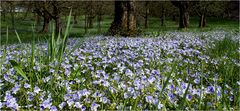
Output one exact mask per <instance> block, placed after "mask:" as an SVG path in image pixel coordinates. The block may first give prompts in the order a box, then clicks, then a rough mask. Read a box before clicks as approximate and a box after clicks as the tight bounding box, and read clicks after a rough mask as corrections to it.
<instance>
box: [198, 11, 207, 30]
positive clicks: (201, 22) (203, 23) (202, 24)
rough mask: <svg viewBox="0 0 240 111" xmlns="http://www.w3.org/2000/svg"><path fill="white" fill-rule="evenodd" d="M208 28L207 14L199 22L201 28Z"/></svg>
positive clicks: (202, 15)
mask: <svg viewBox="0 0 240 111" xmlns="http://www.w3.org/2000/svg"><path fill="white" fill-rule="evenodd" d="M205 26H206V16H205V14H201V16H200V20H199V27H200V28H203V27H205Z"/></svg>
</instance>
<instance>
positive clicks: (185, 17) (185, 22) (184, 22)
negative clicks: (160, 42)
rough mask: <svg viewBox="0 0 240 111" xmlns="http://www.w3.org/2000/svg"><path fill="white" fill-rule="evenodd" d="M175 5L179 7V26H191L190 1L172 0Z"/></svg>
mask: <svg viewBox="0 0 240 111" xmlns="http://www.w3.org/2000/svg"><path fill="white" fill-rule="evenodd" d="M171 2H172V4H173V5H174V6H176V7H177V8H178V9H179V12H180V17H179V28H187V27H188V26H189V14H188V5H189V2H188V1H171Z"/></svg>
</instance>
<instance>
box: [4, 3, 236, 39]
mask: <svg viewBox="0 0 240 111" xmlns="http://www.w3.org/2000/svg"><path fill="white" fill-rule="evenodd" d="M238 4H239V1H230V2H229V1H170V0H169V1H135V2H133V1H126V2H124V1H116V2H114V1H67V2H66V1H54V0H52V1H1V22H6V20H8V19H6V17H8V18H9V20H10V21H11V22H10V26H11V28H12V29H15V28H16V27H18V26H17V25H16V23H18V22H19V23H21V22H22V21H27V20H29V19H33V20H35V24H36V25H37V26H40V25H41V27H42V28H41V32H43V33H47V32H48V31H49V25H50V24H51V23H54V24H55V27H56V28H55V32H56V33H58V32H61V30H62V28H64V22H63V21H65V20H66V16H68V13H69V10H70V8H72V11H73V14H72V16H73V17H72V18H73V21H72V24H73V26H74V28H82V29H83V30H84V31H83V33H91V31H89V30H95V28H97V29H96V30H97V33H104V32H108V33H109V34H111V35H116V34H120V35H126V36H127V35H134V34H136V33H137V32H138V29H140V30H148V29H151V28H158V29H162V28H169V27H168V26H169V21H171V20H173V21H175V23H177V24H178V25H179V26H178V27H179V28H187V27H189V26H190V27H192V25H193V24H194V23H197V25H196V24H194V25H196V27H201V28H203V27H206V26H208V25H207V21H208V20H207V19H208V18H210V17H215V18H225V19H226V18H229V19H236V20H239V5H238ZM114 8H116V9H117V10H115V11H114ZM19 16H21V17H19ZM190 17H191V18H197V22H196V21H194V23H191V24H190V20H191V19H190ZM16 18H17V19H16ZM18 18H21V19H18ZM106 19H107V20H106ZM156 20H157V22H156ZM16 21H17V22H16ZM191 22H192V21H191ZM171 23H172V22H171ZM172 27H175V28H176V25H174V26H172ZM194 27H195V26H194ZM37 28H38V27H36V29H37ZM103 28H104V29H103ZM82 29H78V31H79V32H80V30H82ZM106 29H109V30H106ZM176 29H177V28H176ZM38 30H39V29H38ZM81 33H82V32H81Z"/></svg>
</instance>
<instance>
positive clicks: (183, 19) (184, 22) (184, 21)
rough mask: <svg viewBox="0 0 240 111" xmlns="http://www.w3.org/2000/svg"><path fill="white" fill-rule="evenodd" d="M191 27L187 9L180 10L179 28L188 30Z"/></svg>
mask: <svg viewBox="0 0 240 111" xmlns="http://www.w3.org/2000/svg"><path fill="white" fill-rule="evenodd" d="M188 26H189V14H188V11H187V10H186V8H184V7H181V8H180V18H179V28H187V27H188Z"/></svg>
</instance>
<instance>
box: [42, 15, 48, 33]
mask: <svg viewBox="0 0 240 111" xmlns="http://www.w3.org/2000/svg"><path fill="white" fill-rule="evenodd" d="M43 22H44V23H43V29H42V32H43V33H47V32H48V25H49V22H50V18H48V17H44V18H43Z"/></svg>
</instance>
